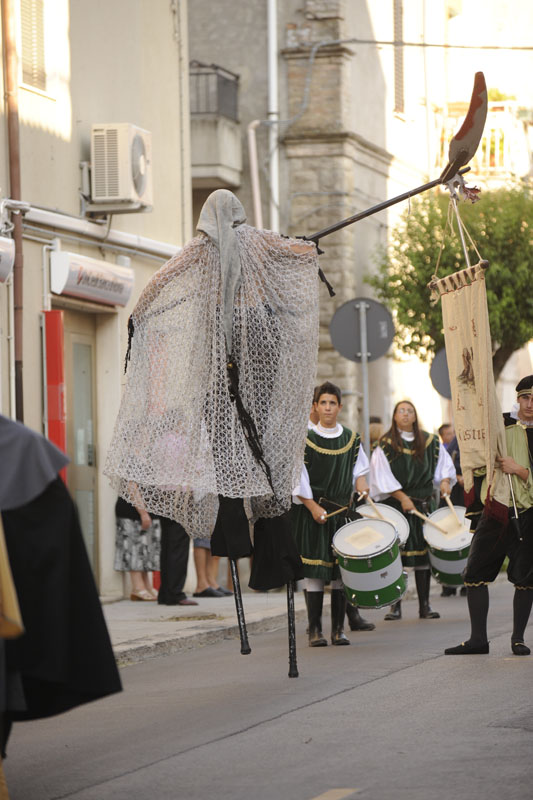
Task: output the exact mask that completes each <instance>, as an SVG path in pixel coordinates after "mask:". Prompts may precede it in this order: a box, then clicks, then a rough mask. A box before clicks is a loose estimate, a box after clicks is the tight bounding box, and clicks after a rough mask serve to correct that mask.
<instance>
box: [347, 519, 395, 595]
mask: <svg viewBox="0 0 533 800" xmlns="http://www.w3.org/2000/svg"><path fill="white" fill-rule="evenodd" d="M333 550H334V552H335V553H336V555H337V560H338V562H339V567H340V570H341V576H342V581H343V583H344V591H345V594H346V598H347V600H348V602H349V603H351V604H352V605H354V606H360V607H361V608H382V607H383V606H389V605H391V604H392V603H395V602H396V601H397V600H400V599H401V598H402V597H403V595H404V594H405V592H406V589H407V574H406V573H405V572H404V571H403V569H402V560H401V557H400V540H399V538H398V534H397V532H396V528H395V527H394V525H393V524H392V523H391V522H388V521H386V520H381V519H376V520H375V519H372V520H370V519H358V520H355V521H354V522H349V523H347V524H346V525H343V526H342V528H339V530H338V531H337V533H336V534H335V536H334V537H333Z"/></svg>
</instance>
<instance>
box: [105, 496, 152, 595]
mask: <svg viewBox="0 0 533 800" xmlns="http://www.w3.org/2000/svg"><path fill="white" fill-rule="evenodd" d="M115 516H116V521H117V525H116V539H115V569H116V570H117V571H118V572H129V573H130V580H131V594H130V600H155V599H156V598H157V592H155V591H154V588H153V586H152V579H151V576H150V573H151V572H153V571H154V570H159V554H160V550H161V523H160V521H159V520H158V519H157V517H155V518H152V517H151V516H150V514H149V513H148V512H147V511H145V510H144V509H141V508H136V507H135V506H133V505H130V503H128V502H127V501H126V500H124V499H123V498H122V497H119V498H118V500H117V502H116V505H115Z"/></svg>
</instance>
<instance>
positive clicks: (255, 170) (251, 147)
mask: <svg viewBox="0 0 533 800" xmlns="http://www.w3.org/2000/svg"><path fill="white" fill-rule="evenodd" d="M260 124H261V120H260V119H254V120H253V121H252V122H250V124H249V125H248V160H249V162H250V181H251V184H252V200H253V204H254V225H255V227H256V228H259V229H261V228H262V227H263V209H262V208H261V186H260V184H259V167H258V165H257V139H256V136H255V131H256V128H257V127H258V126H259V125H260Z"/></svg>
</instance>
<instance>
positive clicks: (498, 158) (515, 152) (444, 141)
mask: <svg viewBox="0 0 533 800" xmlns="http://www.w3.org/2000/svg"><path fill="white" fill-rule="evenodd" d="M466 111H467V106H466V105H464V108H463V104H456V105H452V106H449V107H448V115H449V116H448V117H447V118H445V119H444V121H443V125H442V129H441V141H440V153H439V162H440V166H441V167H442V168H443V167H444V166H445V165H446V163H447V161H448V145H449V142H450V140H451V138H452V137H453V136H454V134H455V133H457V131H458V130H459V128H460V126H461V125H462V123H463V120H464V117H465V114H466ZM470 166H471V167H472V173H473V174H475V175H478V176H479V177H480V178H482V179H483V178H485V179H491V178H494V179H498V178H500V179H504V178H505V177H510V176H516V177H524V176H526V175H528V174H529V173H530V171H531V168H532V153H531V146H530V138H529V135H528V121H526V120H523V119H521V118H520V113H519V111H518V109H517V103H516V102H515V101H510V100H506V101H493V102H489V107H488V113H487V121H486V123H485V129H484V131H483V136H482V138H481V142H480V144H479V147H478V149H477V152H476V155H475V156H474V158H473V159H472V161H471V163H470Z"/></svg>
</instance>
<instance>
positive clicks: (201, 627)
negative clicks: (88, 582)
mask: <svg viewBox="0 0 533 800" xmlns="http://www.w3.org/2000/svg"><path fill="white" fill-rule="evenodd" d="M440 591H441V587H440V586H439V585H438V584H437V583H435V581H432V583H431V597H432V598H436V597H437V596H438V595H439V594H440ZM415 596H416V589H415V586H414V580H412V579H411V580H410V581H409V584H408V589H407V593H406V595H405V598H404V599H405V600H408V599H410V598H411V597H415ZM197 601H198V605H197V606H160V605H158V604H157V603H156V602H154V603H151V602H144V603H142V602H141V603H140V602H132V601H131V600H119V601H117V602H114V603H104V605H103V611H104V616H105V618H106V622H107V627H108V629H109V634H110V636H111V642H112V644H113V649H114V651H115V655H116V658H117V663H118V665H119V666H121V667H123V666H126V665H128V664H135V663H138V662H139V661H145V660H146V659H148V658H155V657H156V656H160V655H168V654H169V653H176V652H177V651H179V650H191V649H193V648H195V647H203V646H204V645H208V644H214V643H215V642H220V641H222V640H223V639H238V638H239V626H238V624H237V613H236V610H235V600H234V598H233V597H217V598H197ZM243 605H244V616H245V618H246V627H247V629H248V632H249V633H261V632H264V631H272V630H275V629H276V628H286V627H287V592H286V590H285V588H284V589H283V590H282V591H279V592H276V591H273V592H268V593H260V592H250V591H246V592H244V594H243ZM294 606H295V616H296V623H297V625H300V627H301V625H303V624H305V622H306V619H307V613H306V609H305V600H304V594H303V592H301V591H300V592H295V595H294ZM324 614H325V615H328V616H329V593H328V592H326V594H325V596H324ZM363 616H365V613H364V611H363ZM372 621H373V620H372Z"/></svg>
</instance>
